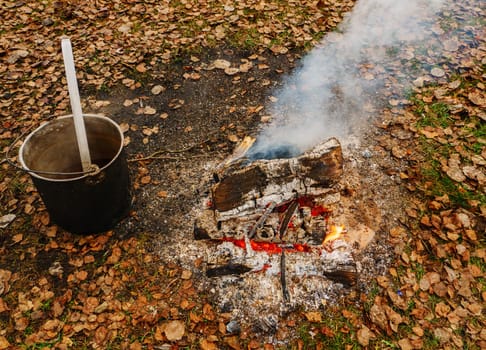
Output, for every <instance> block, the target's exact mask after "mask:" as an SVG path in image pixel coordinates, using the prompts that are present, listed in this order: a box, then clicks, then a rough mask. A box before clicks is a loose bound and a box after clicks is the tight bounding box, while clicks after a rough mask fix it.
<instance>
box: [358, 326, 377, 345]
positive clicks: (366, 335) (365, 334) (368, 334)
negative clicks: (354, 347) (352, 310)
mask: <svg viewBox="0 0 486 350" xmlns="http://www.w3.org/2000/svg"><path fill="white" fill-rule="evenodd" d="M356 337H357V339H358V343H359V344H360V345H361V346H368V345H369V343H370V340H371V339H372V338H375V334H374V333H373V332H372V331H371V330H370V329H369V328H368V327H366V326H362V327H361V328H360V329H359V330H358V332H357V333H356Z"/></svg>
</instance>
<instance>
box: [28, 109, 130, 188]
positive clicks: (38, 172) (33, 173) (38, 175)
mask: <svg viewBox="0 0 486 350" xmlns="http://www.w3.org/2000/svg"><path fill="white" fill-rule="evenodd" d="M84 117H87V118H97V119H102V120H104V121H106V122H108V123H110V124H111V125H113V126H114V127H115V128H116V130H118V133H119V135H120V147H119V148H118V151H117V152H116V154H115V155H114V156H113V157H112V159H111V160H110V161H109V162H108V163H106V164H105V165H104V166H103V167H101V168H99V169H96V171H95V172H93V171H89V172H75V173H55V174H58V175H62V174H65V175H71V174H73V175H79V176H75V177H70V178H64V179H54V178H50V177H46V176H42V175H41V174H49V172H46V171H42V170H34V169H30V168H29V167H28V166H27V164H25V161H24V152H23V151H24V146H25V145H26V144H27V142H28V141H29V140H30V139H31V138H32V137H33V135H34V134H35V133H36V132H38V131H40V130H42V129H43V128H45V127H47V126H48V125H50V124H52V123H54V122H56V121H58V120H61V119H68V118H73V115H72V114H67V115H63V116H60V117H57V118H55V119H52V120H49V121H47V122H46V123H44V124H42V125H40V126H38V127H37V128H35V129H34V130H33V131H31V132H30V133H29V135H27V137H26V138H25V140H24V141H23V142H22V145H21V146H20V148H19V163H20V165H21V168H22V170H24V171H25V172H27V173H29V175H31V176H33V177H36V178H38V179H41V180H45V181H51V182H69V181H76V180H80V179H83V178H85V177H88V176H92V175H96V174H98V173H100V172H101V171H103V170H105V169H106V168H108V167H109V166H110V165H111V164H113V162H114V161H115V160H116V159H117V158H118V157H119V156H120V153H121V152H122V150H123V147H124V146H123V145H124V137H123V131H122V130H121V128H120V125H118V124H117V123H116V122H115V121H113V120H112V119H111V118H108V117H107V116H105V115H102V114H92V113H83V118H84ZM52 174H54V173H52Z"/></svg>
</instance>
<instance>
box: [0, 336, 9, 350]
mask: <svg viewBox="0 0 486 350" xmlns="http://www.w3.org/2000/svg"><path fill="white" fill-rule="evenodd" d="M9 348H10V343H9V341H8V340H7V338H5V337H4V336H3V335H0V349H2V350H3V349H9Z"/></svg>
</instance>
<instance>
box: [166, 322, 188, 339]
mask: <svg viewBox="0 0 486 350" xmlns="http://www.w3.org/2000/svg"><path fill="white" fill-rule="evenodd" d="M185 332H186V328H185V325H184V322H182V321H180V320H174V321H169V322H167V323H166V324H165V326H164V334H165V336H166V337H167V340H169V341H176V340H181V339H182V337H184V334H185Z"/></svg>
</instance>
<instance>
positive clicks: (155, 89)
mask: <svg viewBox="0 0 486 350" xmlns="http://www.w3.org/2000/svg"><path fill="white" fill-rule="evenodd" d="M163 91H165V87H163V86H162V85H155V86H154V87H153V88H152V89H151V90H150V92H151V93H152V94H153V95H158V94H160V93H161V92H163Z"/></svg>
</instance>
